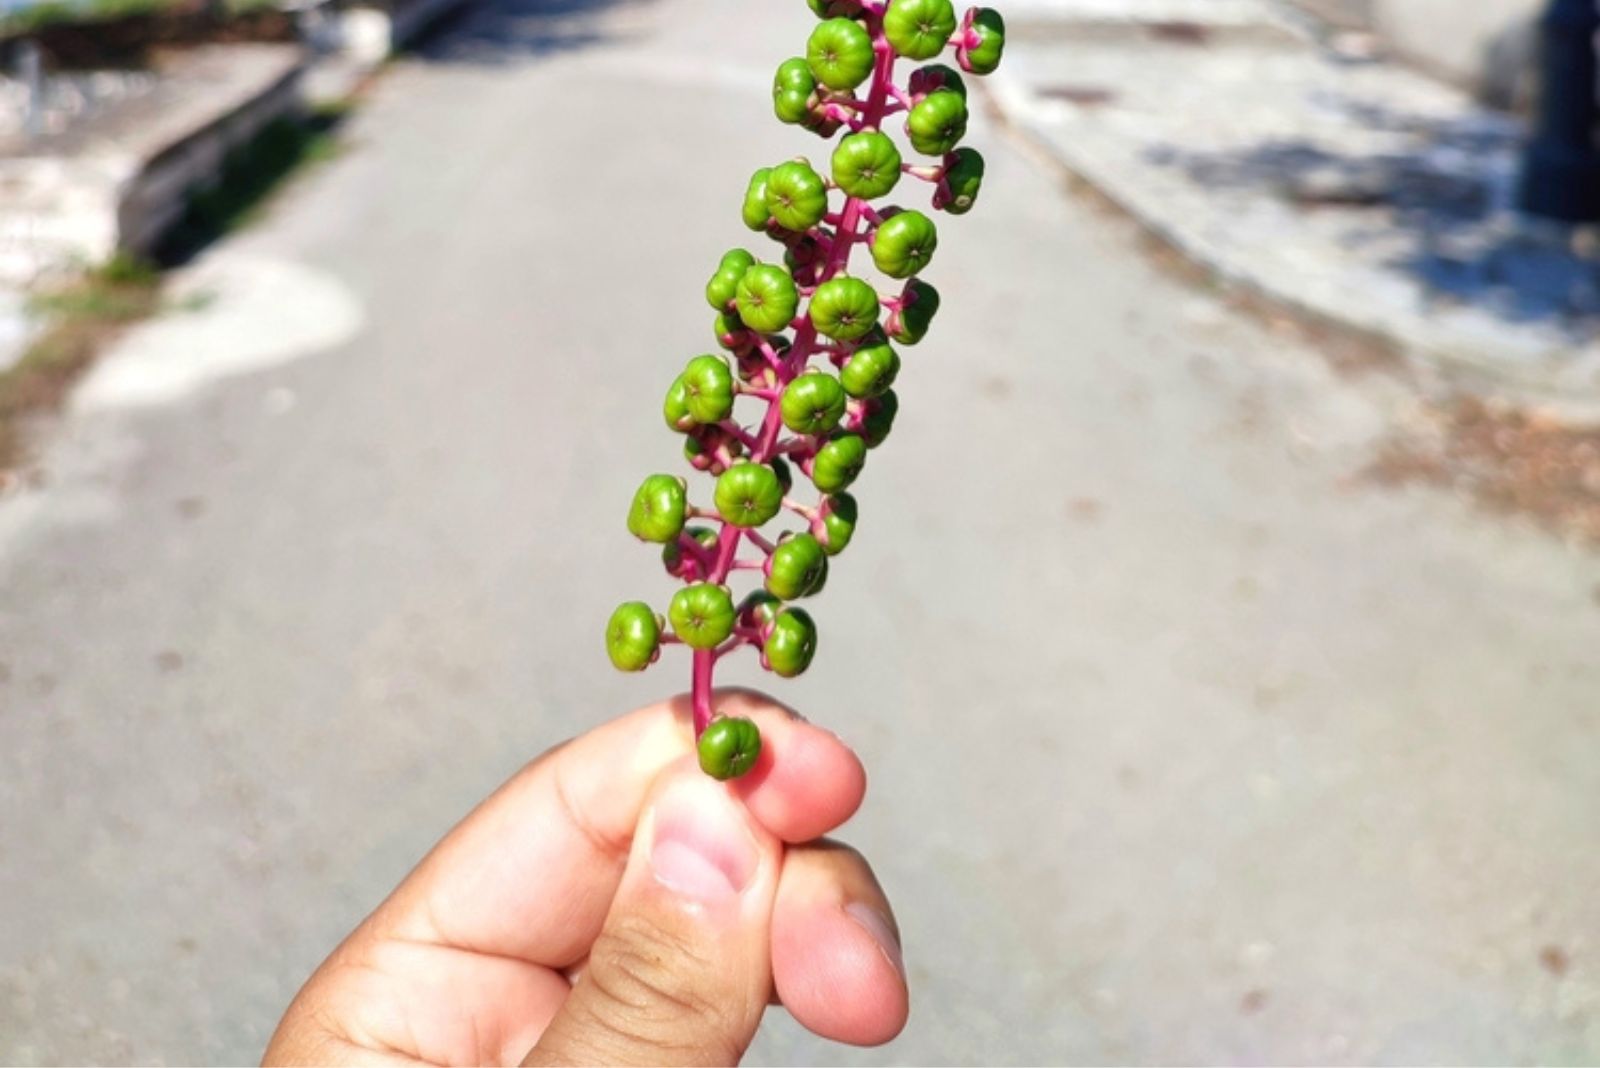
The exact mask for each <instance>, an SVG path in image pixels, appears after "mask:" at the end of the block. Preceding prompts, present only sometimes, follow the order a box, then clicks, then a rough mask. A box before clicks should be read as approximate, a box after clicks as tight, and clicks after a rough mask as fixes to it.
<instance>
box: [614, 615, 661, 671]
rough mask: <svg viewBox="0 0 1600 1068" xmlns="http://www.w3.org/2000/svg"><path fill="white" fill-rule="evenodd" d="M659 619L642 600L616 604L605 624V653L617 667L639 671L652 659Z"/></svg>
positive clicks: (657, 647) (658, 636)
mask: <svg viewBox="0 0 1600 1068" xmlns="http://www.w3.org/2000/svg"><path fill="white" fill-rule="evenodd" d="M662 623H663V620H662V619H661V617H660V616H658V615H656V614H655V612H653V611H652V610H651V608H650V606H649V605H647V604H645V603H644V602H643V601H629V602H627V603H626V604H622V605H618V606H617V610H616V611H615V612H612V613H611V620H610V622H608V623H607V624H606V654H607V655H608V656H610V657H611V663H612V664H614V665H616V668H617V670H618V671H643V670H644V669H645V668H647V667H649V666H650V665H651V664H652V663H654V662H655V659H656V654H657V653H658V652H659V651H660V648H661V627H662Z"/></svg>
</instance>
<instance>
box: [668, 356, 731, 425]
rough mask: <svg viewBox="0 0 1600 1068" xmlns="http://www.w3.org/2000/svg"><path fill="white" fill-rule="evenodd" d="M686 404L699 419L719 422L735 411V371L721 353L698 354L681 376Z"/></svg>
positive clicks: (696, 419) (694, 417)
mask: <svg viewBox="0 0 1600 1068" xmlns="http://www.w3.org/2000/svg"><path fill="white" fill-rule="evenodd" d="M680 381H682V382H683V388H684V398H683V402H684V406H685V407H686V408H688V409H689V417H690V418H691V419H693V420H694V421H695V422H697V423H720V422H721V421H722V420H724V419H726V418H728V416H730V415H732V414H733V372H732V371H730V370H728V361H727V360H725V359H723V358H722V357H721V356H696V357H695V358H694V359H692V360H690V361H689V366H687V367H685V368H684V369H683V374H682V375H681V376H680Z"/></svg>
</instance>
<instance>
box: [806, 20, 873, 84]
mask: <svg viewBox="0 0 1600 1068" xmlns="http://www.w3.org/2000/svg"><path fill="white" fill-rule="evenodd" d="M873 59H874V57H873V52H872V37H871V36H870V35H869V34H868V33H867V31H866V30H865V29H864V28H863V27H862V25H861V24H860V23H859V22H855V21H853V20H851V19H846V18H835V19H829V20H828V21H826V22H824V23H821V24H820V25H819V26H817V28H816V29H814V30H812V31H811V39H810V40H808V41H807V42H806V63H807V64H808V65H809V66H810V67H811V74H812V77H814V78H816V79H817V81H819V82H821V83H822V84H823V85H826V86H827V87H828V88H829V89H834V90H837V91H839V92H848V91H849V90H851V89H854V88H855V87H856V86H858V85H860V84H861V83H862V82H864V81H866V80H867V76H868V75H869V74H871V73H872V64H873Z"/></svg>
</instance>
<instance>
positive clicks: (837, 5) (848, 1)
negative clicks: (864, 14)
mask: <svg viewBox="0 0 1600 1068" xmlns="http://www.w3.org/2000/svg"><path fill="white" fill-rule="evenodd" d="M806 6H807V7H809V8H810V9H811V10H812V11H813V12H815V14H816V16H817V18H819V19H831V18H834V17H835V16H838V15H855V14H858V13H859V12H860V11H861V0H806Z"/></svg>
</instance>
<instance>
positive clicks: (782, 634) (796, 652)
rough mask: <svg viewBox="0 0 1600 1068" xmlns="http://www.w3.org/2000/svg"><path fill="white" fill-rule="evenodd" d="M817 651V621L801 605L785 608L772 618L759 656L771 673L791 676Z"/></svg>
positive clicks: (802, 669) (784, 676)
mask: <svg viewBox="0 0 1600 1068" xmlns="http://www.w3.org/2000/svg"><path fill="white" fill-rule="evenodd" d="M816 653H817V625H816V624H815V623H813V622H812V621H811V616H810V614H809V613H808V612H806V610H805V609H803V608H786V609H784V610H783V611H782V612H779V613H778V616H777V618H776V619H774V620H773V621H772V632H771V633H770V634H768V635H767V640H766V643H765V644H764V645H762V647H761V660H762V663H763V664H765V665H766V666H767V667H768V668H770V669H771V670H772V671H773V672H774V673H776V674H778V675H781V676H782V677H783V678H786V679H792V678H794V677H795V676H796V675H799V674H800V673H801V672H803V671H805V669H806V668H808V667H810V666H811V658H812V657H813V656H815V655H816Z"/></svg>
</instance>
